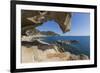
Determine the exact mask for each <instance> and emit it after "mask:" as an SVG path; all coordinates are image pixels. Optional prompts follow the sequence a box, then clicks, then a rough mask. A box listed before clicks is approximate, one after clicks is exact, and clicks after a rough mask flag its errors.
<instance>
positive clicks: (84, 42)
mask: <svg viewBox="0 0 100 73" xmlns="http://www.w3.org/2000/svg"><path fill="white" fill-rule="evenodd" d="M44 40H45V41H46V42H49V43H53V42H54V41H57V40H77V41H79V43H73V44H64V45H63V47H64V50H65V51H69V52H71V53H73V54H85V55H88V56H89V57H90V36H49V37H44Z"/></svg>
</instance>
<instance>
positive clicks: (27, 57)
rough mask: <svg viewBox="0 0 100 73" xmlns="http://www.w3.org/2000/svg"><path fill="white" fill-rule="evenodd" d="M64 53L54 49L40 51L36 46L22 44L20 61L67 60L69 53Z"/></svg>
mask: <svg viewBox="0 0 100 73" xmlns="http://www.w3.org/2000/svg"><path fill="white" fill-rule="evenodd" d="M66 54H67V55H66ZM66 54H64V53H58V52H56V51H55V50H54V49H49V50H46V51H42V50H38V48H37V46H34V47H31V48H27V47H24V46H22V63H32V62H42V61H43V62H44V61H63V60H68V59H69V57H70V55H69V54H70V53H66Z"/></svg>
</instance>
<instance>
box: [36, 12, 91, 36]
mask: <svg viewBox="0 0 100 73" xmlns="http://www.w3.org/2000/svg"><path fill="white" fill-rule="evenodd" d="M36 29H38V30H40V31H53V32H55V33H58V34H60V35H63V36H89V35H90V14H89V13H78V12H76V13H72V18H71V29H70V31H69V32H66V33H63V32H62V30H61V29H60V27H59V25H58V23H56V22H55V21H54V20H51V21H47V22H45V23H43V25H41V26H38V27H37V28H36Z"/></svg>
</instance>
